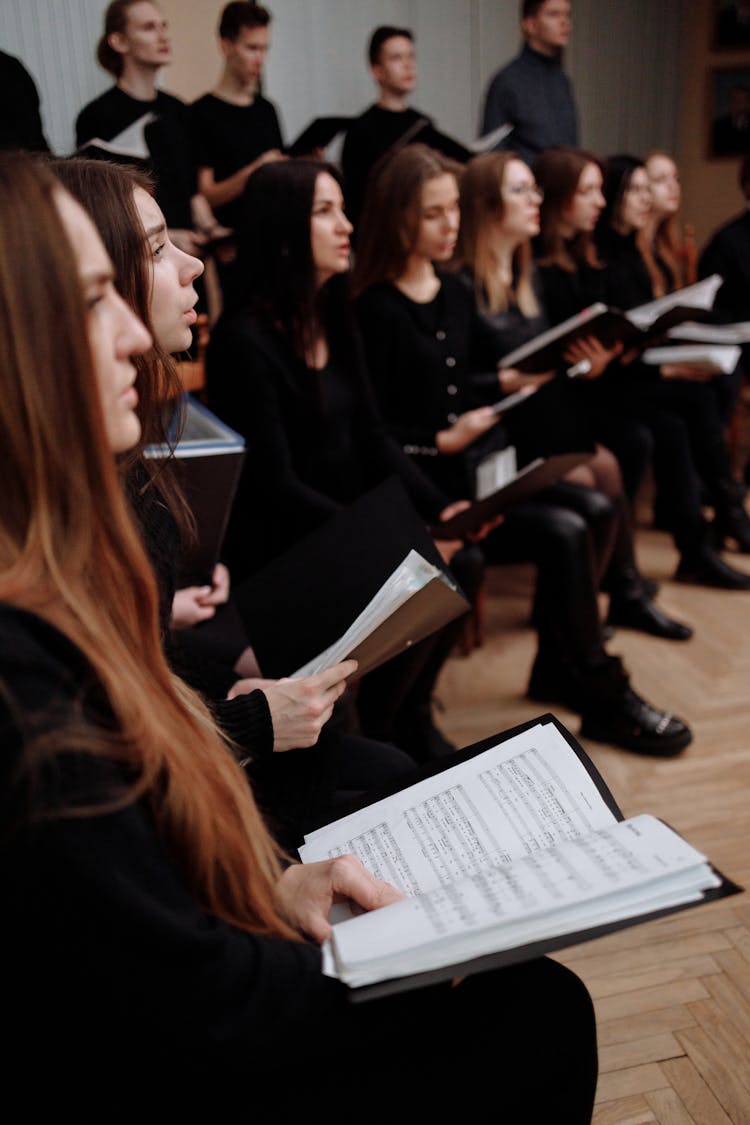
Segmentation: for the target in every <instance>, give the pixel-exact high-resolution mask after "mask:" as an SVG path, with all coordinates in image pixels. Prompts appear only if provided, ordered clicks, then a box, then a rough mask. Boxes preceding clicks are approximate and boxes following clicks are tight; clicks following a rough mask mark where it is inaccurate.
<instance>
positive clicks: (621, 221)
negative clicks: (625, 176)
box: [617, 167, 651, 234]
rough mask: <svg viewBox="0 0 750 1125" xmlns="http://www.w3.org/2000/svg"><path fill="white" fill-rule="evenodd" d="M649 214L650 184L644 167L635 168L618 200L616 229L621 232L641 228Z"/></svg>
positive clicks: (627, 232)
mask: <svg viewBox="0 0 750 1125" xmlns="http://www.w3.org/2000/svg"><path fill="white" fill-rule="evenodd" d="M650 215H651V185H650V184H649V182H648V172H647V171H646V169H645V168H642V167H641V168H636V169H635V170H634V171H633V173H632V175H631V177H630V179H629V180H628V182H627V184H626V186H625V190H624V192H623V194H622V199H621V200H620V207H619V216H618V223H617V226H618V229H619V230H620V231H621V232H622V233H623V234H630V233H631V232H632V231H635V230H643V228H644V227H645V225H646V223H647V222H648V220H649V217H650Z"/></svg>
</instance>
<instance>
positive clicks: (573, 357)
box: [564, 336, 622, 379]
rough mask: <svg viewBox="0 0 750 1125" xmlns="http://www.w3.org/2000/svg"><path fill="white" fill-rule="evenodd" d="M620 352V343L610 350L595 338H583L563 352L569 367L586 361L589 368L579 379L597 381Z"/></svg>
mask: <svg viewBox="0 0 750 1125" xmlns="http://www.w3.org/2000/svg"><path fill="white" fill-rule="evenodd" d="M621 351H622V344H621V343H617V344H615V345H614V347H611V348H605V347H604V345H603V344H602V342H601V341H600V340H597V338H596V337H595V336H585V337H583V338H582V339H580V340H576V341H574V343H572V344H571V345H570V347H569V348H568V350H567V351H566V352H565V355H564V359H565V362H566V363H569V364H571V365H572V364H576V363H581V362H582V361H583V360H586V361H587V362H588V363H589V365H590V366H589V369H588V371H586V372H585V373H583V372H582V373H581V377H582V378H583V379H598V378H599V376H600V375H601V374H602V373H603V372H604V371H606V369H607V368H608V367H609V365H610V363H611V362H612V360H613V359H616V358H617V356H618V355H619V354H620V352H621Z"/></svg>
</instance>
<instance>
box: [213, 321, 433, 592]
mask: <svg viewBox="0 0 750 1125" xmlns="http://www.w3.org/2000/svg"><path fill="white" fill-rule="evenodd" d="M207 393H208V404H209V406H210V408H211V410H213V411H215V413H216V414H218V415H219V417H220V418H222V419H223V420H224V421H225V422H226V423H227V424H228V425H230V426H232V427H233V428H234V429H235V430H237V431H238V432H239V433H241V434H242V435H243V436H244V437H245V439H246V441H247V450H248V452H247V457H246V460H245V465H244V468H243V474H242V479H241V481H240V485H239V488H238V492H237V498H236V500H235V503H234V505H233V511H232V516H231V518H230V523H229V528H228V531H227V538H226V553H227V558H228V562H229V563H230V565H231V567H232V570H233V572H239V573H240V574H242V575H245V574H247V573H250V572H252V571H253V570H255V569H257V568H258V567H259V566H261V565H262V564H263V563H264V562H266V561H268V560H269V559H271V558H273V557H274V556H275V555H277V554H279V553H280V552H282V551H283V550H284V549H286V548H287V547H289V546H291V545H292V544H293V543H295V542H296V541H297V540H298V539H300V538H301V537H302V536H304V535H305V534H306V533H307V532H309V531H311V530H312V529H313V528H315V527H317V526H318V525H319V524H320V523H322V522H323V521H324V520H325V519H327V518H328V516H330V515H332V514H333V513H334V512H336V511H338V510H339V509H340V508H341V507H343V506H345V505H347V504H349V503H351V502H353V501H354V500H355V499H357V498H358V497H359V496H360V495H362V494H363V493H364V492H365V491H367V489H369V488H371V487H374V485H376V484H378V483H380V482H381V481H382V480H384V479H385V478H386V477H388V476H390V475H392V474H396V475H397V476H399V477H400V479H401V480H402V482H403V484H404V486H405V487H406V489H407V491H408V492H409V494H410V496H411V499H412V501H413V502H414V505H415V507H416V508H417V510H418V511H419V512H420V514H422V515H423V516H424V517H425V519H426V521H427V522H429V523H433V522H434V520H435V518H436V516H437V515H438V514H439V512H440V511H441V510H442V508H443V507H445V505H446V504H447V498H446V497H445V495H444V494H443V493H442V492H441V491H440V489H438V488H436V487H435V485H434V484H433V483H432V482H431V481H430V480H429V478H428V477H426V476H425V475H424V474H423V473H421V472H420V471H419V469H418V468H417V466H415V465H413V464H412V463H411V462H410V460H409V458H408V457H406V456H404V454H403V452H402V450H401V449H400V448H399V446H398V443H397V442H395V441H394V440H393V438H392V437H391V436H390V435H389V434H388V432H387V430H386V428H385V425H384V423H383V420H382V418H381V416H380V413H379V411H378V409H377V406H376V404H375V399H374V396H373V394H372V390H371V387H370V385H369V381H368V378H367V373H366V370H365V366H364V361H363V358H362V356H361V352H360V347H359V343H358V341H357V339H356V337H355V338H353V341H352V349H351V350H349V351H348V352H347V351H346V350H345V349H344V348H343V347H342V348H337V347H336V346H335V345H333V344H332V346H331V355H330V359H329V362H328V364H327V365H326V367H325V368H323V369H322V370H314V369H312V368H308V367H307V366H306V365H305V363H304V362H303V361H302V360H301V359H299V357H298V356H297V355H296V354H295V352H294V350H293V347H292V345H291V342H290V341H289V340H288V339H287V338H286V337H285V336H284V334H282V333H281V332H280V331H276V330H274V329H273V328H271V327H269V326H267V325H265V324H264V323H263V322H262V321H261V320H259V319H258V318H257V317H256V316H254V315H252V314H250V313H248V312H246V311H238V312H235V313H232V314H229V315H226V316H222V317H221V318H220V320H219V321H218V322H217V324H216V326H215V328H214V330H213V332H212V333H211V341H210V344H209V348H208V355H207Z"/></svg>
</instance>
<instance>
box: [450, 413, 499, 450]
mask: <svg viewBox="0 0 750 1125" xmlns="http://www.w3.org/2000/svg"><path fill="white" fill-rule="evenodd" d="M495 422H497V415H496V414H495V412H494V410H493V409H492V407H491V406H478V407H477V408H476V410H467V411H466V412H465V413H464V414H459V416H458V418H457V419H456V421H455V422H454V423H453V424H452V425H451V426H448V427H446V429H444V430H438V432H437V434H436V435H435V445H436V446H437V449H438V453H461V452H462V451H463V450H464V449H466V447H467V445H471V443H472V442H473V441H474V439H475V438H478V437H480V435H481V434H483V433H486V431H487V430H489V429H491V427H492V426H494V424H495Z"/></svg>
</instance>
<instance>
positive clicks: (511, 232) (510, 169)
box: [500, 160, 543, 242]
mask: <svg viewBox="0 0 750 1125" xmlns="http://www.w3.org/2000/svg"><path fill="white" fill-rule="evenodd" d="M500 195H501V196H502V200H503V216H502V218H501V219H500V229H501V231H502V233H503V234H504V235H505V236H506V237H508V238H512V239H514V240H515V241H517V242H523V241H524V240H525V239H527V238H533V237H534V236H535V235H537V234H539V207H540V204H541V202H542V198H543V192H542V190H541V188H540V187H539V185H538V184H537V182H536V180H535V179H534V173H533V172H532V171H531V168H529V166H528V164H525V163H524V162H523V160H509V161H508V163H507V164H506V165H505V169H504V171H503V179H502V183H501V185H500Z"/></svg>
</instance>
